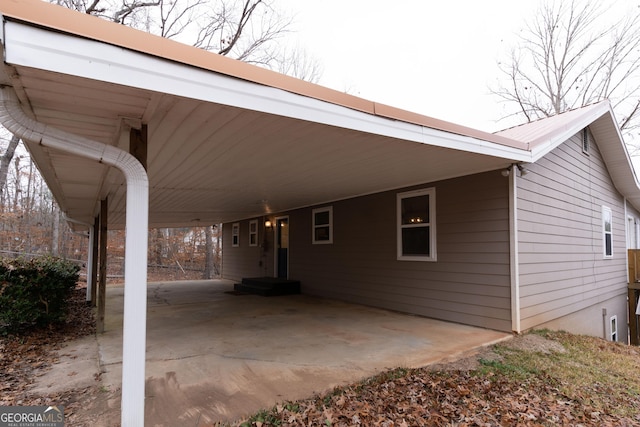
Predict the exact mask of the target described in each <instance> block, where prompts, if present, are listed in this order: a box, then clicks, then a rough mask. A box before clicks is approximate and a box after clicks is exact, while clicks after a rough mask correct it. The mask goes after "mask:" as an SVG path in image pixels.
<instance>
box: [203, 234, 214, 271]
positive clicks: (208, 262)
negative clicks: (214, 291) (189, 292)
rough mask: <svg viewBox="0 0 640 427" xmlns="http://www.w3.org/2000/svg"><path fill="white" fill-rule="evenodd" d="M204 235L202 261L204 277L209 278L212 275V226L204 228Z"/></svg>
mask: <svg viewBox="0 0 640 427" xmlns="http://www.w3.org/2000/svg"><path fill="white" fill-rule="evenodd" d="M204 237H205V245H204V247H205V251H206V255H205V262H204V278H205V279H211V278H212V277H213V271H214V266H213V227H212V226H210V225H208V226H206V227H205V229H204Z"/></svg>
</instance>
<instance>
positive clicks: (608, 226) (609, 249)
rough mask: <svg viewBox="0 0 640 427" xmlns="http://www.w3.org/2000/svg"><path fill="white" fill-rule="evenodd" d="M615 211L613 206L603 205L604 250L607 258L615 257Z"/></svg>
mask: <svg viewBox="0 0 640 427" xmlns="http://www.w3.org/2000/svg"><path fill="white" fill-rule="evenodd" d="M612 223H613V213H612V211H611V208H609V207H607V206H603V207H602V251H603V255H604V257H605V258H611V257H613V224H612Z"/></svg>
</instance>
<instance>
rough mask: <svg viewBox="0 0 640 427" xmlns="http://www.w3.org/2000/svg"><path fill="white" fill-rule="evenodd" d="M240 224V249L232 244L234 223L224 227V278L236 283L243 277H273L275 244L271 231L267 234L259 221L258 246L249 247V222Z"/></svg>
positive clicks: (262, 222) (262, 223)
mask: <svg viewBox="0 0 640 427" xmlns="http://www.w3.org/2000/svg"><path fill="white" fill-rule="evenodd" d="M238 222H239V223H240V242H239V243H240V244H239V246H238V247H234V246H232V244H231V229H232V223H227V224H223V226H222V276H223V277H224V278H225V279H229V280H233V281H236V282H239V281H240V280H241V279H242V278H243V277H263V276H273V248H272V246H273V242H272V239H271V237H270V233H269V231H268V230H267V232H266V233H265V228H264V221H263V220H262V219H259V220H258V246H249V220H245V221H238ZM265 235H266V239H265ZM265 243H266V245H265ZM264 246H266V250H264V249H263V247H264Z"/></svg>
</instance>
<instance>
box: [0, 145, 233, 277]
mask: <svg viewBox="0 0 640 427" xmlns="http://www.w3.org/2000/svg"><path fill="white" fill-rule="evenodd" d="M10 139H11V136H10V135H8V134H4V135H2V136H1V137H0V153H3V154H4V155H3V156H2V159H1V160H2V162H5V160H6V153H7V147H8V146H9V143H10ZM0 182H2V181H0ZM207 228H209V230H207ZM208 232H209V233H208ZM207 234H209V237H207ZM207 239H209V242H208V244H207ZM88 244H89V235H88V231H87V232H74V231H73V230H72V229H71V228H70V227H69V224H68V222H67V220H66V219H65V217H64V215H63V214H62V213H61V212H60V209H59V207H58V205H57V203H56V202H55V200H54V199H53V196H52V194H51V191H49V188H48V187H47V185H46V183H45V182H44V180H43V178H42V176H41V175H40V173H39V172H38V169H37V168H36V166H35V164H34V163H33V161H32V160H31V157H30V156H29V155H28V153H27V152H26V151H25V149H24V147H22V146H18V147H17V149H16V153H15V155H13V158H12V159H9V161H8V167H7V168H6V180H4V185H2V187H0V257H6V258H15V257H27V258H29V257H33V256H39V255H53V256H58V257H61V258H65V259H69V260H73V261H77V262H78V263H79V264H81V265H82V266H83V267H84V264H85V263H86V260H87V253H88ZM207 246H208V247H209V249H208V250H207ZM220 246H221V245H220V235H219V227H216V226H214V227H194V228H175V229H173V228H172V229H168V228H164V229H154V230H150V231H149V258H148V259H149V267H150V268H151V271H153V273H154V274H150V275H149V279H150V280H155V279H159V278H162V277H167V278H171V279H187V278H192V279H193V278H213V277H218V276H219V275H220V265H221V264H220V260H221V247H220ZM107 254H108V266H107V275H108V278H109V279H110V281H113V282H116V281H118V280H119V279H120V278H121V277H122V276H123V275H124V230H111V231H109V233H108V238H107ZM207 254H208V255H209V260H208V263H207ZM207 264H208V265H207ZM83 274H86V270H85V269H84V268H83V269H82V272H81V278H84V277H86V276H83Z"/></svg>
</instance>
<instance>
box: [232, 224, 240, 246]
mask: <svg viewBox="0 0 640 427" xmlns="http://www.w3.org/2000/svg"><path fill="white" fill-rule="evenodd" d="M231 246H233V247H234V248H237V247H238V246H240V223H239V222H234V223H233V224H231Z"/></svg>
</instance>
